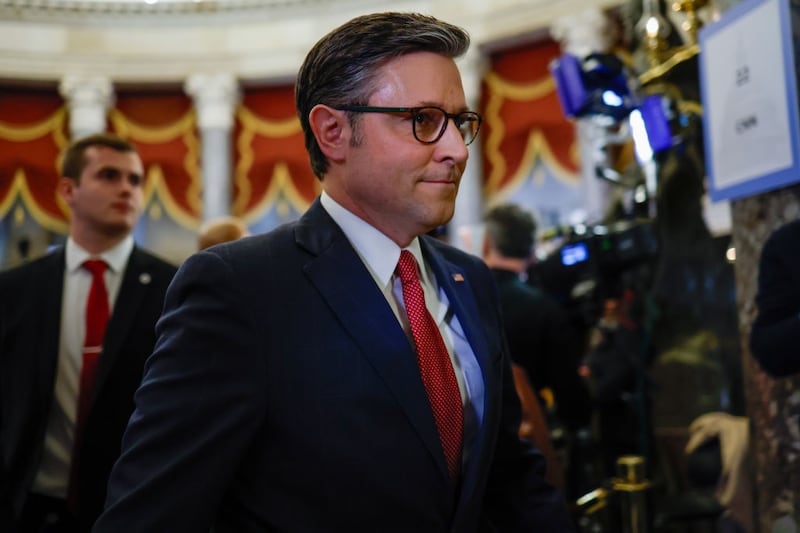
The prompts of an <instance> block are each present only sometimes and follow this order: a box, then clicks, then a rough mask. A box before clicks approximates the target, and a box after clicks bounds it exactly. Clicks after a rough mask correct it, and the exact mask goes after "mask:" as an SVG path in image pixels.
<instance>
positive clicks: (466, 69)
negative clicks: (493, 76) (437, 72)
mask: <svg viewBox="0 0 800 533" xmlns="http://www.w3.org/2000/svg"><path fill="white" fill-rule="evenodd" d="M488 67H489V60H488V58H487V57H486V54H484V53H483V52H481V51H480V50H479V49H478V47H471V48H470V49H469V50H467V53H466V54H464V55H463V56H461V57H460V58H459V59H458V69H459V71H460V72H461V81H462V83H463V85H464V95H465V96H466V98H467V105H468V106H470V107H471V108H472V109H477V108H478V104H479V103H480V102H479V100H480V94H481V82H482V81H483V75H484V73H485V72H486V69H487V68H488Z"/></svg>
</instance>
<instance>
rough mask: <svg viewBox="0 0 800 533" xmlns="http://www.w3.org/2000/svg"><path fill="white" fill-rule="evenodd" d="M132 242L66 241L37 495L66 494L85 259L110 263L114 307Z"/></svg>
mask: <svg viewBox="0 0 800 533" xmlns="http://www.w3.org/2000/svg"><path fill="white" fill-rule="evenodd" d="M133 244H134V243H133V237H132V236H130V235H129V236H128V237H127V238H125V239H124V240H123V241H122V242H120V243H119V244H117V245H116V246H115V247H113V248H111V249H110V250H106V251H105V252H103V253H102V254H100V255H98V256H93V255H91V254H90V253H89V252H87V251H86V250H84V249H83V248H81V247H80V246H79V245H78V244H77V243H76V242H75V241H73V240H72V238H69V239H67V245H66V250H65V256H66V265H65V268H64V288H63V292H62V301H61V331H60V334H59V343H58V367H57V369H56V384H55V389H54V394H53V404H52V407H51V409H50V413H49V415H48V419H47V432H46V433H45V439H44V449H43V453H42V462H41V463H40V465H39V469H38V471H37V473H36V478H35V479H34V481H33V486H32V487H31V491H32V492H35V493H37V494H44V495H46V496H52V497H54V498H66V496H67V488H68V484H69V470H70V464H71V463H72V445H73V442H74V439H75V422H76V419H77V416H78V388H79V384H80V376H81V368H82V366H83V340H84V337H85V336H86V300H87V298H88V296H89V288H90V287H91V284H92V275H91V273H90V272H89V271H88V270H86V269H85V268H83V267H82V265H83V263H84V261H86V260H87V259H103V260H104V261H105V262H106V264H107V265H108V268H107V269H106V272H105V275H104V279H105V282H106V291H107V292H108V299H109V303H108V304H109V309H111V310H113V309H114V302H116V300H117V294H119V288H120V284H121V282H122V277H123V275H124V273H125V272H124V270H125V265H126V264H127V262H128V257H129V256H130V254H131V251H132V250H133ZM112 313H113V311H112Z"/></svg>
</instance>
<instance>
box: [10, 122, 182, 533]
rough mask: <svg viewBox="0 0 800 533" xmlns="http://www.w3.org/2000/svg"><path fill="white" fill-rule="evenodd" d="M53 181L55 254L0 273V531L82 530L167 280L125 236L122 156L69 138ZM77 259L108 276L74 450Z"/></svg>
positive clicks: (103, 137)
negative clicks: (66, 218) (66, 225)
mask: <svg viewBox="0 0 800 533" xmlns="http://www.w3.org/2000/svg"><path fill="white" fill-rule="evenodd" d="M62 176H63V177H62V178H61V179H60V181H59V186H58V191H59V193H60V195H61V198H62V199H63V200H64V202H65V203H66V205H67V206H69V208H70V212H71V221H70V231H69V237H68V239H67V244H66V246H65V247H63V248H60V249H58V250H56V251H54V252H52V253H50V254H48V255H46V256H44V257H42V258H40V259H37V260H34V261H32V262H30V263H27V264H25V265H23V266H21V267H18V268H15V269H12V270H9V271H6V272H3V273H0V531H7V532H24V533H28V532H37V533H41V532H51V531H52V532H62V533H69V532H73V531H89V529H91V526H92V524H93V523H94V521H95V520H96V519H97V516H98V515H99V514H100V512H101V511H102V509H103V503H104V501H105V495H106V484H107V482H108V476H109V473H110V472H111V467H112V465H113V464H114V461H115V460H116V459H117V457H118V456H119V452H120V445H121V441H122V434H123V432H124V430H125V427H126V426H127V423H128V418H130V415H131V413H132V412H133V394H134V392H135V391H136V388H137V387H138V385H139V381H140V380H141V377H142V371H143V368H144V361H145V359H146V358H147V356H149V355H150V353H151V352H152V350H153V345H154V344H155V323H156V320H157V319H158V316H159V315H160V313H161V308H162V305H163V301H164V294H165V292H166V289H167V285H168V284H169V282H170V280H171V279H172V276H173V275H174V274H175V267H174V266H173V265H170V264H168V263H166V262H164V261H162V260H161V259H158V258H156V257H154V256H152V255H150V254H149V253H147V252H145V251H143V250H141V249H140V248H138V247H137V246H136V245H135V244H134V242H133V237H132V236H131V231H132V230H133V227H134V226H135V225H136V221H137V220H138V218H139V214H140V213H141V210H142V202H143V193H142V179H143V167H142V161H141V159H140V157H139V155H138V154H137V153H136V150H135V148H134V147H133V145H131V144H130V143H128V142H127V141H124V140H122V139H119V138H117V137H115V136H112V135H107V134H99V135H93V136H90V137H86V138H83V139H80V140H78V141H76V142H75V143H73V144H72V145H71V146H70V147H69V148H68V149H67V151H66V152H65V154H64V157H63V163H62ZM87 259H96V260H103V261H104V262H105V263H106V265H107V267H106V271H105V274H104V281H105V286H106V292H107V294H106V298H107V299H108V304H109V308H110V311H111V316H110V318H109V320H108V323H107V325H106V327H105V336H104V337H103V342H102V350H101V351H100V356H99V359H97V361H98V366H97V367H96V374H95V376H96V377H95V379H94V384H93V386H91V387H90V388H91V390H88V389H87V390H88V392H86V393H85V394H88V396H87V398H89V397H90V398H91V405H90V407H89V408H88V410H87V411H86V413H85V414H86V416H85V417H84V419H85V420H86V422H85V424H83V427H84V430H83V431H82V432H81V435H82V437H81V439H80V441H79V442H80V444H79V445H77V444H76V438H75V435H76V419H77V418H78V397H79V389H80V385H79V383H80V378H79V376H81V375H82V372H83V370H84V364H83V361H84V359H83V357H84V355H83V352H84V349H83V345H84V334H85V332H86V327H85V323H86V322H85V317H86V311H85V310H86V307H87V295H88V293H89V292H90V285H91V279H92V276H91V274H90V273H89V271H87V270H86V269H85V268H83V267H82V265H83V263H84V260H87ZM87 405H89V404H88V403H87ZM78 457H80V458H81V460H80V461H75V460H74V459H76V458H78ZM77 465H79V466H77ZM70 476H72V483H70ZM68 496H69V505H68V502H67V499H68Z"/></svg>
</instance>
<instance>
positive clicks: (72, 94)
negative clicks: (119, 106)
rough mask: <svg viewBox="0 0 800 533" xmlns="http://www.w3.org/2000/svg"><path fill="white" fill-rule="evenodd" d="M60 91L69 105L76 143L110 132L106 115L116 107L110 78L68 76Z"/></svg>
mask: <svg viewBox="0 0 800 533" xmlns="http://www.w3.org/2000/svg"><path fill="white" fill-rule="evenodd" d="M58 90H59V92H60V93H61V96H63V97H64V99H65V100H66V102H67V108H68V109H69V132H70V137H71V138H72V139H79V138H81V137H85V136H86V135H91V134H93V133H101V132H104V131H106V113H107V111H108V110H109V109H110V108H111V106H113V105H114V88H113V86H112V83H111V80H110V79H109V78H106V77H102V76H93V77H82V76H72V75H69V76H64V78H62V79H61V83H60V84H59V87H58Z"/></svg>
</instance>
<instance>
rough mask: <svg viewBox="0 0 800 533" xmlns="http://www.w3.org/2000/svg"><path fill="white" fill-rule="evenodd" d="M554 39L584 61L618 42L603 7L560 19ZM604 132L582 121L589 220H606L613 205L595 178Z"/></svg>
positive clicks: (584, 190) (579, 132)
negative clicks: (596, 162) (607, 210)
mask: <svg viewBox="0 0 800 533" xmlns="http://www.w3.org/2000/svg"><path fill="white" fill-rule="evenodd" d="M550 34H551V36H552V37H553V38H554V39H555V40H557V41H558V42H559V43H560V45H561V50H562V51H563V52H565V53H570V54H572V55H574V56H576V57H579V58H583V57H585V56H587V55H588V54H590V53H592V52H607V51H608V50H609V49H610V48H611V45H612V43H613V40H614V37H615V35H614V31H613V26H612V25H611V24H610V23H609V20H608V17H607V16H606V15H605V14H604V13H603V12H602V11H601V10H600V8H597V7H595V8H591V9H587V10H585V11H581V12H579V13H575V14H572V15H567V16H564V17H561V18H558V19H556V20H555V21H554V22H553V24H552V26H551V27H550ZM603 135H604V133H603V131H602V130H601V129H600V128H599V127H598V126H597V125H595V124H594V123H592V122H590V121H589V120H588V119H584V120H579V121H578V125H577V129H576V136H577V142H578V147H579V149H580V155H581V191H582V193H583V194H582V196H583V198H584V205H583V209H584V213H585V217H586V219H585V220H586V221H588V222H595V221H598V220H600V219H602V218H603V216H604V214H605V210H606V207H607V205H608V202H609V195H610V191H609V184H608V183H607V182H605V181H601V180H600V179H599V178H598V177H597V176H596V175H595V164H594V160H595V155H596V152H597V150H598V145H599V143H602V142H604V139H603Z"/></svg>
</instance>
